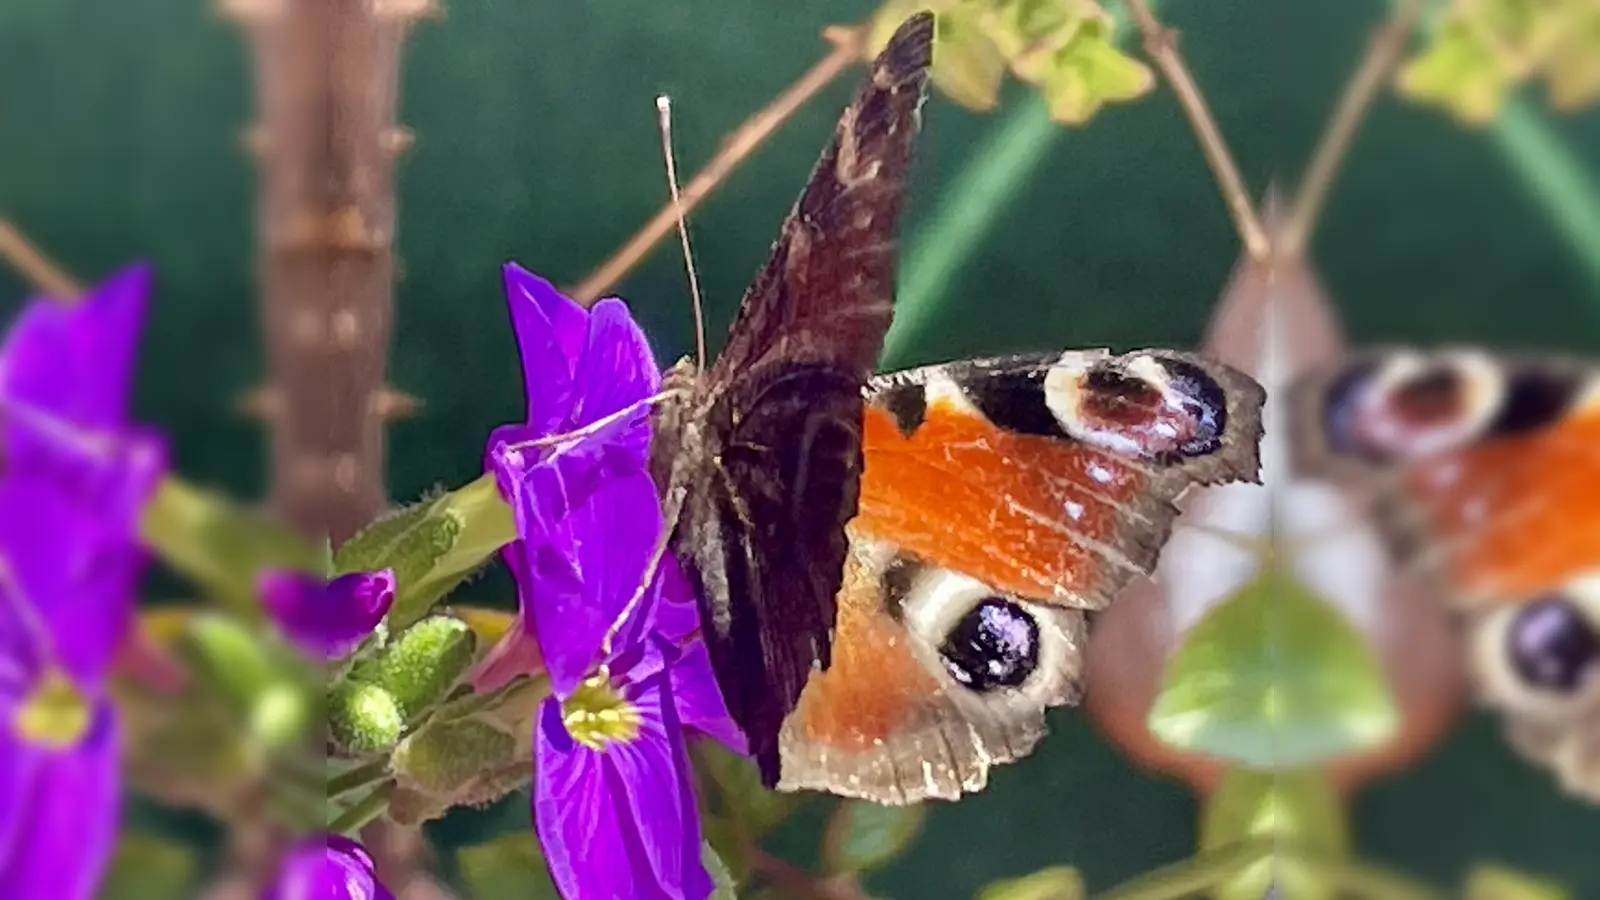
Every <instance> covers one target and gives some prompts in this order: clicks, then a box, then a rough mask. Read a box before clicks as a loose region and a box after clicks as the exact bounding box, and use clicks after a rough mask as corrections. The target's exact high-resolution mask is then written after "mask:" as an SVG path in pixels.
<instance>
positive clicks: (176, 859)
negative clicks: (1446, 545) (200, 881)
mask: <svg viewBox="0 0 1600 900" xmlns="http://www.w3.org/2000/svg"><path fill="white" fill-rule="evenodd" d="M199 871H200V857H199V854H198V853H196V852H195V850H194V849H193V848H191V847H189V846H187V845H184V844H180V843H178V842H176V841H171V840H167V839H166V838H163V837H158V836H156V835H153V834H150V833H148V832H142V831H123V832H122V834H121V835H120V836H119V837H118V839H117V849H116V852H115V853H114V854H113V855H112V857H111V866H110V869H109V871H108V872H107V873H106V876H105V879H104V880H103V881H102V882H101V883H100V891H99V893H97V894H95V898H96V900H178V898H181V897H187V896H189V887H190V885H192V884H193V883H194V880H195V876H196V875H197V874H199Z"/></svg>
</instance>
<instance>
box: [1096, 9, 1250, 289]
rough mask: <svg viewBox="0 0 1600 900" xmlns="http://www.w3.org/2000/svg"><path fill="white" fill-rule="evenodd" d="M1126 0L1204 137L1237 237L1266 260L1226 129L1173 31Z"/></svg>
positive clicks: (1148, 50)
mask: <svg viewBox="0 0 1600 900" xmlns="http://www.w3.org/2000/svg"><path fill="white" fill-rule="evenodd" d="M1124 3H1125V4H1126V6H1127V8H1128V12H1129V14H1130V15H1132V16H1133V19H1134V21H1135V22H1137V23H1138V25H1139V32H1140V34H1142V35H1143V36H1144V49H1145V53H1146V54H1148V55H1149V57H1150V60H1151V61H1152V62H1154V63H1155V64H1156V68H1158V69H1160V70H1161V74H1162V75H1163V76H1164V77H1165V78H1166V79H1167V83H1168V84H1170V85H1172V92H1173V93H1174V94H1175V95H1176V96H1177V98H1178V105H1179V106H1181V107H1183V112H1184V115H1186V116H1188V118H1189V124H1190V126H1191V127H1193V128H1194V132H1195V136H1196V137H1198V138H1199V139H1200V150H1201V152H1203V153H1204V154H1205V157H1206V162H1207V163H1208V164H1209V165H1210V166H1211V171H1212V172H1213V173H1215V175H1216V177H1217V183H1218V186H1220V187H1221V188H1222V197H1223V200H1224V201H1226V202H1227V204H1228V211H1229V212H1230V213H1231V214H1232V215H1233V222H1234V227H1236V228H1237V229H1238V231H1239V238H1240V239H1241V240H1242V241H1243V242H1244V246H1245V250H1246V252H1248V253H1249V254H1250V257H1251V258H1252V259H1255V260H1258V261H1264V260H1266V259H1267V257H1268V256H1269V255H1270V253H1271V252H1272V243H1271V241H1270V240H1269V239H1268V237H1267V230H1266V228H1264V227H1263V226H1262V224H1261V219H1260V217H1259V216H1257V215H1256V210H1255V203H1254V202H1253V201H1252V200H1251V198H1250V192H1249V190H1248V189H1247V188H1246V187H1245V184H1244V178H1243V177H1242V176H1241V175H1240V174H1239V167H1238V165H1237V164H1236V163H1235V162H1234V160H1233V155H1232V154H1231V153H1229V152H1228V144H1227V141H1225V140H1223V137H1222V131H1221V129H1219V128H1218V127H1217V122H1216V119H1215V118H1214V117H1213V116H1212V115H1211V109H1210V107H1208V106H1207V105H1206V101H1205V97H1204V96H1202V95H1201V93H1200V88H1199V87H1198V86H1196V85H1195V82H1194V77H1193V76H1191V75H1190V74H1189V70H1188V68H1187V67H1186V66H1185V65H1184V63H1183V58H1182V57H1181V56H1180V55H1179V54H1178V49H1177V43H1176V41H1175V40H1174V37H1173V33H1172V30H1171V29H1169V28H1167V27H1165V26H1164V25H1162V24H1161V23H1160V22H1159V21H1157V19H1156V17H1155V14H1154V13H1152V12H1151V11H1150V7H1149V6H1147V5H1146V4H1145V2H1144V0H1124Z"/></svg>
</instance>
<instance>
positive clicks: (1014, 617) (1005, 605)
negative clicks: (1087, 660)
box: [939, 596, 1040, 693]
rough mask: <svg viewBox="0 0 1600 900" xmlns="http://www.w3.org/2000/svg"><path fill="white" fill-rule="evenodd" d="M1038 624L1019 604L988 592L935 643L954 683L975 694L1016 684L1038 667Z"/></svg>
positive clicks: (1015, 686)
mask: <svg viewBox="0 0 1600 900" xmlns="http://www.w3.org/2000/svg"><path fill="white" fill-rule="evenodd" d="M1039 650H1040V647H1039V623H1038V621H1036V620H1035V619H1034V617H1033V616H1032V615H1031V614H1029V613H1028V611H1027V610H1025V609H1023V608H1022V607H1021V606H1020V605H1019V604H1017V603H1014V602H1012V601H1010V600H1007V599H1005V598H1003V597H998V596H994V597H989V598H986V599H985V600H983V601H982V602H980V603H978V604H977V605H976V606H974V607H973V608H972V609H971V611H969V612H968V613H967V614H966V615H965V616H962V617H961V619H960V621H958V622H957V623H956V624H955V627H953V628H952V629H950V633H949V634H948V635H946V637H945V639H944V643H943V644H941V645H940V647H939V657H940V659H941V660H942V661H943V662H944V665H945V669H946V670H947V671H948V672H949V673H950V677H951V678H954V679H955V680H956V682H957V683H959V684H961V685H963V686H965V687H967V688H970V689H971V690H973V691H977V692H979V693H987V692H989V691H993V690H996V689H999V688H1017V687H1021V686H1022V685H1023V684H1024V683H1026V682H1027V680H1028V678H1029V676H1031V675H1032V674H1033V673H1034V671H1035V670H1036V669H1037V668H1038V667H1039Z"/></svg>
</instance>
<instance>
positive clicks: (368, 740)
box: [328, 680, 405, 753]
mask: <svg viewBox="0 0 1600 900" xmlns="http://www.w3.org/2000/svg"><path fill="white" fill-rule="evenodd" d="M328 727H329V728H330V729H331V731H332V733H333V740H334V742H335V743H337V744H338V745H339V746H341V747H343V748H345V749H346V750H349V751H351V752H353V753H372V752H375V751H379V750H387V749H389V748H390V747H393V746H394V745H395V744H396V743H398V742H399V740H400V735H401V734H402V733H403V732H404V731H405V715H404V714H403V713H402V712H401V706H400V703H399V701H397V700H396V699H395V698H394V695H393V694H390V693H389V692H388V691H387V690H384V689H383V688H382V687H379V686H378V685H375V684H367V683H365V682H362V681H356V680H349V681H345V682H342V683H341V684H339V685H338V686H336V687H335V688H334V689H333V692H332V693H331V694H330V695H329V696H328Z"/></svg>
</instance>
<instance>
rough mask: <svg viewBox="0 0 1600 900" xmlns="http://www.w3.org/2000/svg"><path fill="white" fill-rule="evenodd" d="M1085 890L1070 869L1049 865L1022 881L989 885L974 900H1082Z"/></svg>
mask: <svg viewBox="0 0 1600 900" xmlns="http://www.w3.org/2000/svg"><path fill="white" fill-rule="evenodd" d="M1087 896H1088V890H1087V889H1086V888H1085V887H1084V886H1083V876H1082V875H1081V874H1079V873H1078V870H1077V869H1074V868H1072V867H1071V866H1051V867H1050V868H1048V869H1040V870H1039V871H1037V872H1034V873H1033V874H1032V875H1024V876H1022V877H1021V878H1007V879H1004V880H1001V881H994V882H990V883H989V884H986V885H984V886H983V888H982V890H979V891H978V894H977V897H976V898H975V900H1083V898H1085V897H1087Z"/></svg>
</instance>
